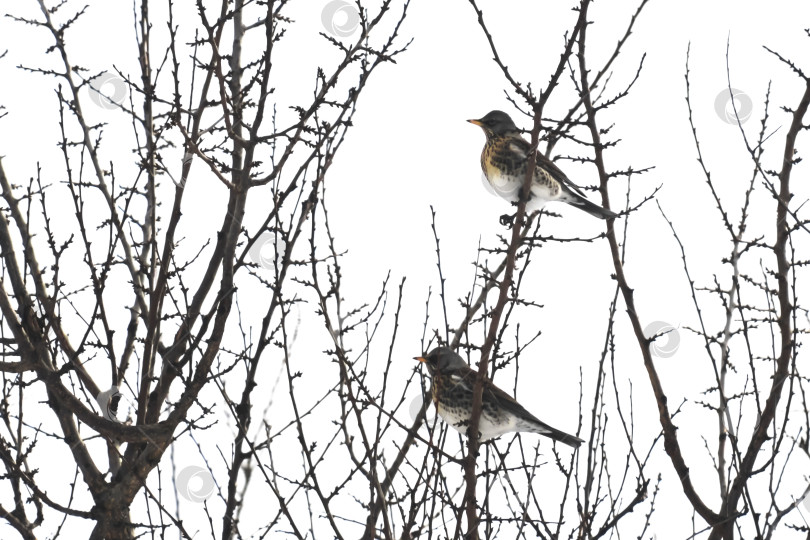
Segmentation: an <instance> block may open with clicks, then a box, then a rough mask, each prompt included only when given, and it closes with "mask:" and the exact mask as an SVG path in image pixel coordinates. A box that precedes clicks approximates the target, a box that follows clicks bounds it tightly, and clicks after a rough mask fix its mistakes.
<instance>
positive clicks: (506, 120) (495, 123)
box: [467, 111, 520, 137]
mask: <svg viewBox="0 0 810 540" xmlns="http://www.w3.org/2000/svg"><path fill="white" fill-rule="evenodd" d="M467 122H469V123H471V124H475V125H476V126H480V127H481V129H483V130H484V133H486V134H487V137H491V136H493V135H505V134H507V133H513V132H519V131H520V130H518V128H517V126H516V125H515V123H514V122H512V119H511V118H510V117H509V115H508V114H506V113H505V112H503V111H492V112H490V113H489V114H487V115H486V116H485V117H483V118H480V119H478V120H467Z"/></svg>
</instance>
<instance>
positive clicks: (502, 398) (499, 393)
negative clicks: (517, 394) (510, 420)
mask: <svg viewBox="0 0 810 540" xmlns="http://www.w3.org/2000/svg"><path fill="white" fill-rule="evenodd" d="M484 400H491V401H493V402H494V403H496V404H498V405H500V406H501V407H503V408H504V409H506V410H507V411H509V412H511V413H514V414H517V415H520V416H522V417H524V418H528V419H530V420H534V421H535V422H537V423H538V424H543V422H541V421H540V420H538V419H537V417H535V416H534V415H533V414H532V413H530V412H529V411H527V410H526V409H525V408H524V407H523V405H521V404H520V403H518V402H517V400H516V399H515V398H513V397H512V396H510V395H509V394H507V393H506V392H504V391H503V390H501V389H500V388H498V387H497V386H495V384H494V383H493V382H492V381H490V380H489V379H487V380H486V381H485V382H484ZM543 425H545V424H543Z"/></svg>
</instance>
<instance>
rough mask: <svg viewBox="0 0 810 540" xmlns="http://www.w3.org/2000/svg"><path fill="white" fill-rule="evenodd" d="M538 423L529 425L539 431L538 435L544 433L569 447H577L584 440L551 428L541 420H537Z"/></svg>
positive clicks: (536, 431)
mask: <svg viewBox="0 0 810 540" xmlns="http://www.w3.org/2000/svg"><path fill="white" fill-rule="evenodd" d="M539 424H540V425H534V426H530V429H531V431H534V432H535V433H539V434H540V435H545V436H546V437H548V438H549V439H554V440H555V441H559V442H561V443H564V444H567V445H568V446H570V447H571V448H579V445H580V444H582V443H583V442H585V441H583V440H582V439H580V438H579V437H574V436H573V435H569V434H568V433H566V432H564V431H560V430H559V429H556V428H553V427H551V426H549V425H548V424H544V423H543V422H539Z"/></svg>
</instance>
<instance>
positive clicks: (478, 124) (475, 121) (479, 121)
mask: <svg viewBox="0 0 810 540" xmlns="http://www.w3.org/2000/svg"><path fill="white" fill-rule="evenodd" d="M467 122H469V123H471V124H475V125H476V126H480V125H481V120H467Z"/></svg>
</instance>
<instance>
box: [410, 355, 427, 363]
mask: <svg viewBox="0 0 810 540" xmlns="http://www.w3.org/2000/svg"><path fill="white" fill-rule="evenodd" d="M413 359H414V360H419V361H420V362H426V360H425V358H424V357H423V356H414V357H413Z"/></svg>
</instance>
